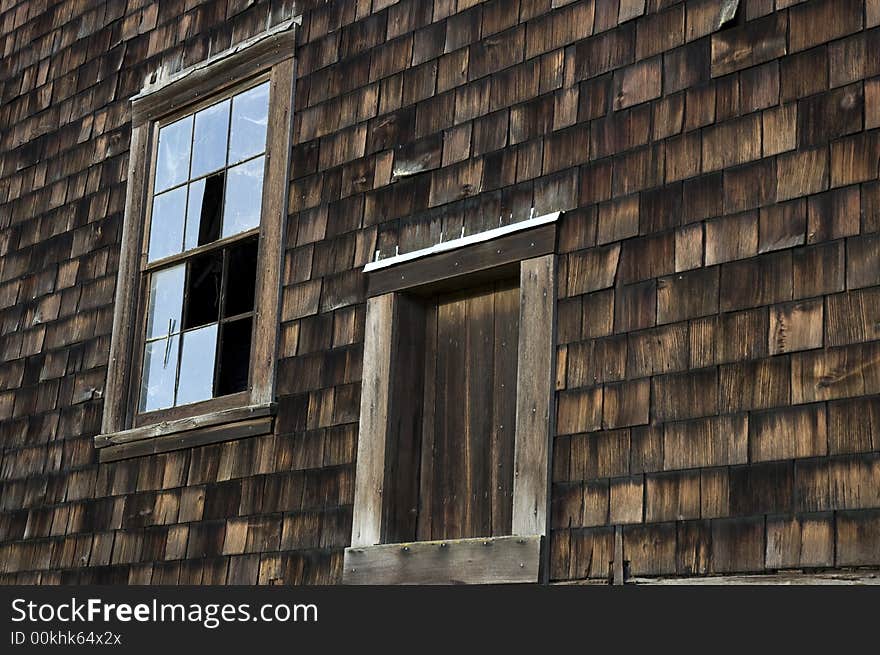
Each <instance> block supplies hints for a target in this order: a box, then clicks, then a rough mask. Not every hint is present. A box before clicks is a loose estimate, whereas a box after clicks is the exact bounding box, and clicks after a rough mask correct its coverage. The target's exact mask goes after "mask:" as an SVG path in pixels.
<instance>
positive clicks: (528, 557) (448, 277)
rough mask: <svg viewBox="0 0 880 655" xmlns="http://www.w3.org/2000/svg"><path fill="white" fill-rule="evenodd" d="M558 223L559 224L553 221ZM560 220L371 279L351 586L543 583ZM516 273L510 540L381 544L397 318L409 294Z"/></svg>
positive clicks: (382, 270) (348, 559) (349, 551)
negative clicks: (517, 316)
mask: <svg viewBox="0 0 880 655" xmlns="http://www.w3.org/2000/svg"><path fill="white" fill-rule="evenodd" d="M556 216H557V217H558V214H557V215H556ZM555 245H556V224H555V218H554V219H553V220H552V221H548V222H547V223H546V224H542V225H540V226H537V227H534V228H531V229H524V230H523V231H521V232H515V233H513V234H506V235H503V236H500V237H498V238H496V239H489V240H485V241H478V242H477V243H474V244H470V245H468V246H467V247H463V248H457V247H456V244H455V243H452V244H451V246H448V250H447V251H445V252H440V253H436V254H433V255H431V254H427V255H426V256H424V257H419V258H418V259H417V260H415V261H406V260H404V261H401V262H400V263H399V264H395V263H393V262H392V264H391V265H390V266H386V267H374V268H373V269H372V270H368V271H367V273H368V275H369V276H370V280H369V290H370V291H369V293H370V297H369V298H368V300H367V313H366V326H365V336H364V366H363V380H362V385H361V389H362V391H361V409H360V423H359V431H358V452H357V462H356V472H355V492H354V509H353V519H352V533H351V546H350V547H349V548H346V550H345V555H344V565H343V566H344V568H343V582H344V583H345V584H432V583H433V584H443V583H470V584H489V583H511V582H531V583H535V582H540V581H543V580H546V570H547V567H546V560H547V548H546V544H545V539H544V537H545V535H546V534H547V533H548V516H549V480H550V461H551V453H550V449H551V435H552V420H553V416H554V412H553V398H554V393H553V371H554V366H555V362H554V357H555V347H554V341H555V339H554V337H555V323H556V257H555V255H554V251H555ZM511 267H512V268H513V269H514V270H515V269H517V268H518V269H519V280H520V287H519V288H520V326H519V345H518V351H517V352H518V355H517V358H518V369H517V401H516V433H515V446H514V479H513V508H512V509H513V520H512V535H510V536H501V537H485V538H476V539H449V540H443V541H426V542H416V543H409V544H382V543H381V540H382V534H383V525H382V521H383V514H384V512H383V497H384V494H383V488H384V486H385V471H386V458H387V453H386V439H387V435H388V431H389V418H390V416H391V404H392V401H393V399H392V384H393V382H392V380H393V375H394V371H393V361H394V352H395V334H396V332H397V330H398V328H397V321H398V320H399V318H398V314H399V313H400V312H401V306H402V304H403V303H402V299H403V296H402V294H401V292H404V291H405V292H407V293H421V292H425V293H432V292H435V291H436V290H437V289H438V288H439V289H442V288H445V287H447V286H453V287H460V286H461V285H462V284H463V283H464V284H468V285H470V284H471V282H472V281H474V280H483V279H491V277H493V276H494V277H498V276H507V275H509V274H510V272H511Z"/></svg>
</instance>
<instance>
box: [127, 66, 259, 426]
mask: <svg viewBox="0 0 880 655" xmlns="http://www.w3.org/2000/svg"><path fill="white" fill-rule="evenodd" d="M268 114H269V84H268V82H262V83H261V84H258V85H255V86H253V87H251V88H248V89H246V90H243V91H239V92H237V93H235V94H234V95H232V96H231V97H229V98H226V99H225V100H221V101H218V102H216V103H214V104H211V105H209V106H208V107H205V108H204V109H201V110H199V111H197V112H195V113H191V114H188V115H187V116H185V117H183V118H177V119H175V120H174V121H173V122H171V123H168V124H166V125H163V126H161V127H160V128H159V139H158V143H159V145H158V149H157V155H156V159H155V164H154V169H155V175H154V182H153V193H152V203H151V205H152V209H151V211H150V218H149V220H148V226H149V228H148V230H147V231H148V234H149V236H148V237H147V266H146V269H145V270H144V271H143V272H142V275H143V276H144V277H145V280H144V283H143V287H144V288H145V289H146V290H147V298H146V299H145V301H144V303H143V304H144V306H145V307H146V308H147V310H146V312H145V313H146V337H145V343H144V347H143V360H142V366H141V371H140V376H141V382H140V394H139V395H140V398H139V406H138V411H139V412H140V413H148V412H152V411H156V410H162V409H167V408H169V407H178V406H181V405H188V404H191V403H196V402H199V401H204V400H209V399H211V398H215V397H218V396H226V395H229V394H232V393H236V392H240V391H246V390H247V388H248V377H249V375H248V374H249V364H250V349H251V335H252V332H253V317H254V288H255V286H256V281H257V258H258V251H259V240H258V238H257V230H258V228H259V226H260V204H259V203H254V202H253V200H252V199H253V198H258V197H261V196H262V191H263V173H264V170H265V168H266V156H265V153H266V126H267V123H268Z"/></svg>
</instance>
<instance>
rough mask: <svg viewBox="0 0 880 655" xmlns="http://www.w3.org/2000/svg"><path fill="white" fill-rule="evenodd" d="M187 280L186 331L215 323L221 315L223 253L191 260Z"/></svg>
mask: <svg viewBox="0 0 880 655" xmlns="http://www.w3.org/2000/svg"><path fill="white" fill-rule="evenodd" d="M187 267H188V268H189V274H188V275H187V280H186V310H185V311H184V319H183V320H184V325H183V327H184V329H186V330H188V329H190V328H194V327H198V326H200V325H207V324H208V323H215V322H216V321H217V319H218V317H219V314H220V279H221V277H222V275H223V253H222V252H209V253H206V254H204V255H198V256H197V257H193V258H192V259H190V261H189V264H187Z"/></svg>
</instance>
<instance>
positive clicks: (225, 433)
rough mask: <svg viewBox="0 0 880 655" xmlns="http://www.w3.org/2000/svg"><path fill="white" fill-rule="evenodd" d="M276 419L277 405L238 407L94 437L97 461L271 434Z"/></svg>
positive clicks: (114, 459)
mask: <svg viewBox="0 0 880 655" xmlns="http://www.w3.org/2000/svg"><path fill="white" fill-rule="evenodd" d="M274 420H275V404H274V403H264V404H262V405H249V406H247V407H236V408H233V409H224V410H221V411H216V412H211V413H209V414H201V415H198V416H190V417H187V418H180V419H176V420H173V421H162V422H160V423H155V424H153V425H144V426H141V427H136V428H132V429H130V430H122V431H120V432H113V433H110V434H99V435H98V436H97V437H95V448H97V449H98V461H100V462H112V461H116V460H120V459H128V458H130V457H141V456H143V455H154V454H157V453H164V452H169V451H172V450H180V449H182V448H193V447H195V446H204V445H206V444H212V443H218V442H221V441H231V440H232V439H241V438H243V437H258V436H263V435H266V434H271V432H272V427H273V422H274Z"/></svg>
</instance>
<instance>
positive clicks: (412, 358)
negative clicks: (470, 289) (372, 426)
mask: <svg viewBox="0 0 880 655" xmlns="http://www.w3.org/2000/svg"><path fill="white" fill-rule="evenodd" d="M394 311H395V316H394V327H393V328H392V339H393V344H394V346H393V349H392V353H391V391H390V397H389V401H388V404H389V410H388V420H387V423H386V424H387V436H386V441H385V484H384V489H385V495H384V501H383V505H384V508H383V519H382V541H383V542H384V543H398V542H404V541H413V540H414V539H415V538H416V523H417V519H418V505H419V474H418V472H419V464H420V447H421V446H420V439H421V434H420V428H421V426H422V388H423V384H424V383H423V379H424V372H423V368H424V357H425V356H424V352H425V318H424V317H425V312H424V308H423V307H422V303H421V302H420V301H419V300H417V299H415V298H411V297H407V296H405V295H402V294H401V295H398V296H397V297H396V299H395V307H394Z"/></svg>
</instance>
